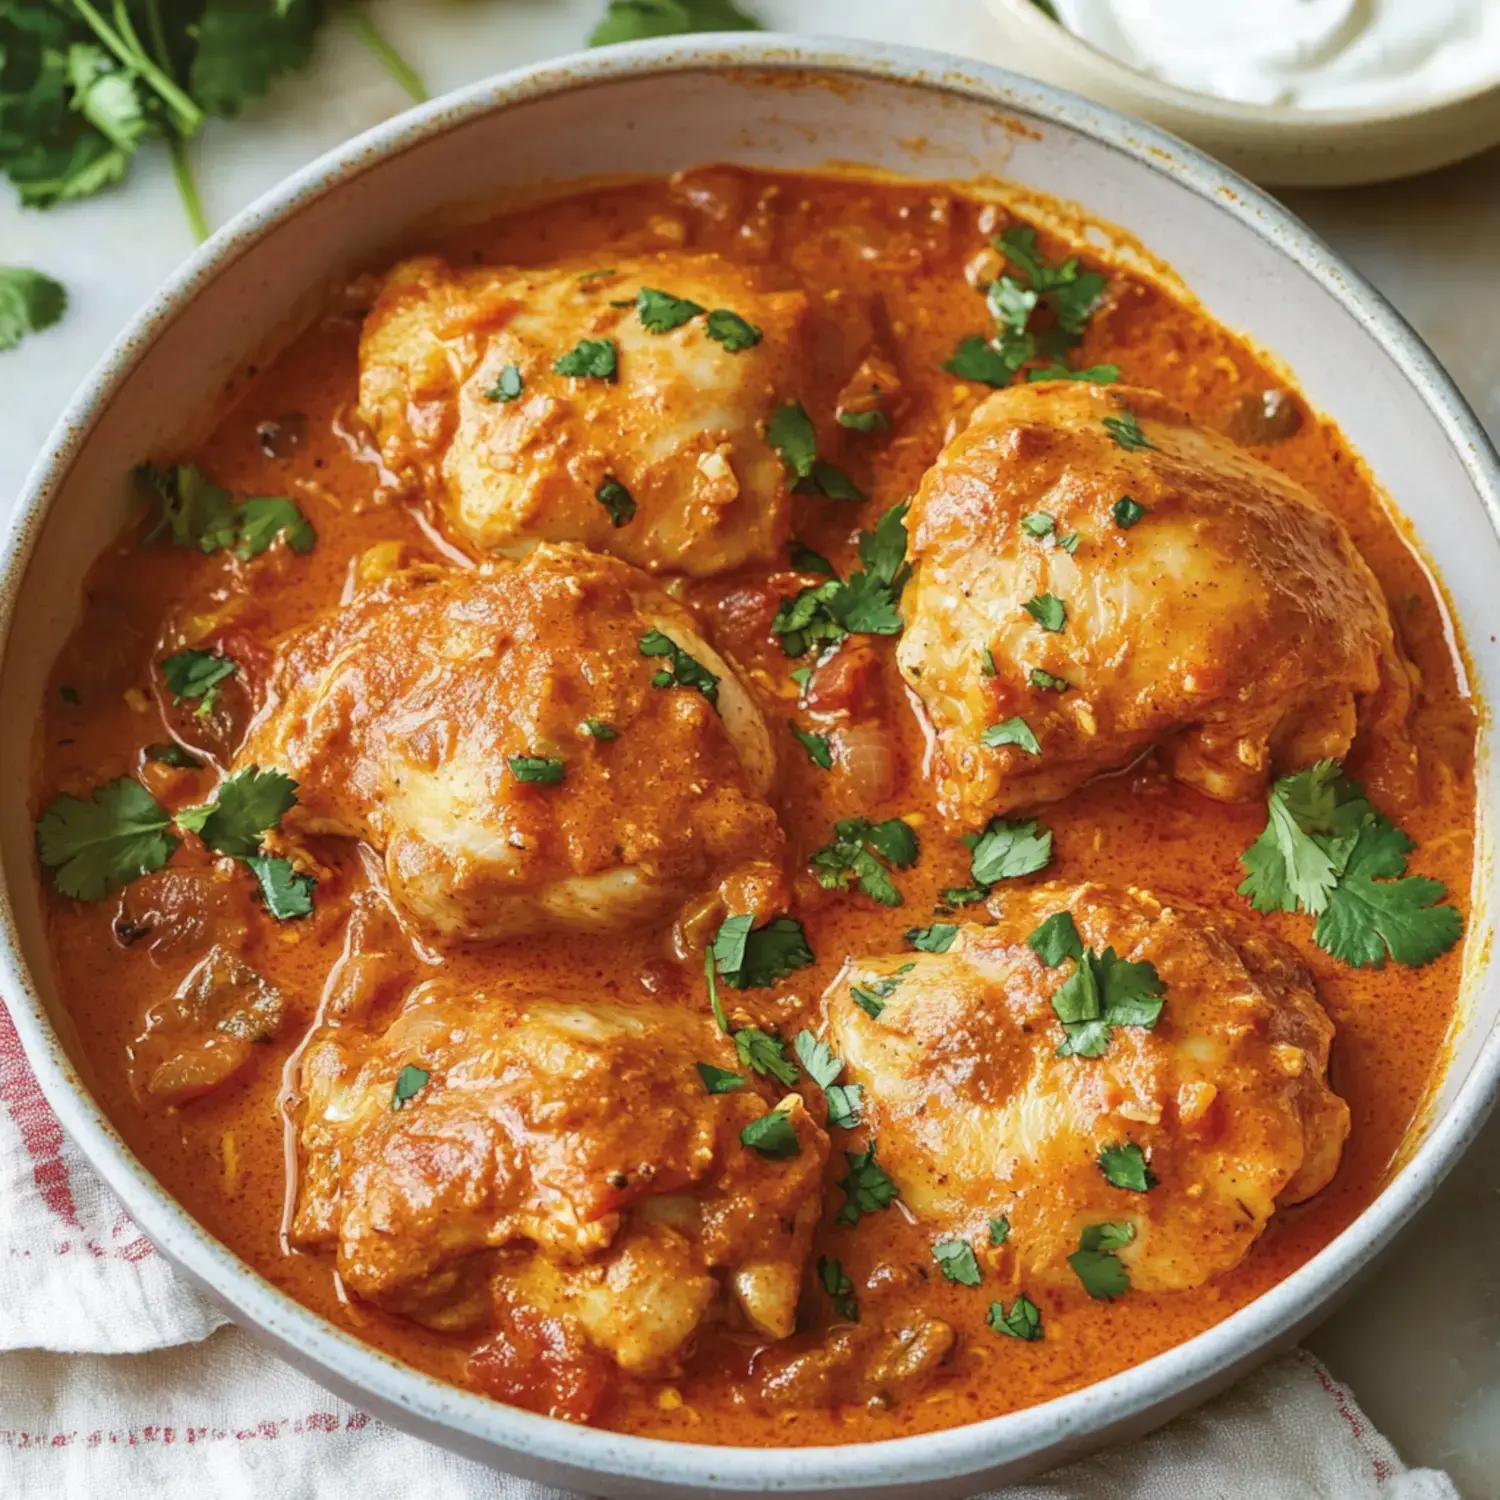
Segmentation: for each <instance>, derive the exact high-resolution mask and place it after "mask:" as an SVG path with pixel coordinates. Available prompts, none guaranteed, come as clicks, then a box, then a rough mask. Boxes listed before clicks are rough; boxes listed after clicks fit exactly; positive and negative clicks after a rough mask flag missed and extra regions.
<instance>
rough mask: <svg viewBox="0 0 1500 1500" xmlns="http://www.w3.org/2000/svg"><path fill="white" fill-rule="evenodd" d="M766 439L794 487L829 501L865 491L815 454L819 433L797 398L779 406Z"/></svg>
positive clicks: (858, 495) (858, 496) (855, 497)
mask: <svg viewBox="0 0 1500 1500" xmlns="http://www.w3.org/2000/svg"><path fill="white" fill-rule="evenodd" d="M766 441H767V442H768V443H770V445H771V446H772V447H773V448H774V449H775V450H776V451H777V452H778V453H779V454H780V455H781V461H782V463H783V464H785V465H786V470H787V473H789V474H790V475H791V476H792V478H793V488H795V489H796V490H797V491H799V492H800V493H802V494H807V495H823V496H824V497H825V498H827V499H829V500H863V499H864V498H865V493H864V491H863V490H862V489H860V488H859V486H858V485H857V484H855V482H854V481H853V480H852V479H850V477H849V476H848V475H847V474H846V473H844V471H843V470H842V469H840V468H839V467H838V466H837V465H836V464H831V463H826V462H825V461H824V460H823V459H821V458H819V457H818V434H817V431H816V430H815V429H814V427H813V424H812V418H811V417H809V416H808V414H807V410H806V408H805V407H804V406H803V405H802V403H801V402H800V401H792V402H789V403H788V404H787V405H785V406H778V407H777V408H776V411H775V412H774V413H773V415H772V417H771V421H770V424H769V425H768V426H767V428H766Z"/></svg>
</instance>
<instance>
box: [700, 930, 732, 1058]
mask: <svg viewBox="0 0 1500 1500" xmlns="http://www.w3.org/2000/svg"><path fill="white" fill-rule="evenodd" d="M703 977H704V978H705V979H706V980H707V981H708V1008H709V1009H710V1010H711V1011H712V1012H713V1016H714V1024H715V1025H716V1026H717V1027H718V1028H719V1030H720V1031H722V1032H723V1033H724V1034H725V1036H728V1035H729V1017H728V1016H726V1015H725V1014H724V1002H723V1001H722V1000H720V999H719V981H718V978H717V975H716V974H715V971H714V950H713V948H712V947H711V946H710V947H708V948H706V949H705V950H704V952H703Z"/></svg>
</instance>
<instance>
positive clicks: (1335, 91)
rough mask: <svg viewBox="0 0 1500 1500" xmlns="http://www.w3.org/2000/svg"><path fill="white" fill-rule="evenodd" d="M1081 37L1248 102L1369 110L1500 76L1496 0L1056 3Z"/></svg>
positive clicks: (1174, 78)
mask: <svg viewBox="0 0 1500 1500" xmlns="http://www.w3.org/2000/svg"><path fill="white" fill-rule="evenodd" d="M1054 8H1055V9H1056V11H1057V14H1058V17H1059V19H1060V20H1061V21H1062V23H1063V24H1064V25H1065V26H1066V27H1067V28H1068V29H1069V30H1070V31H1072V32H1073V33H1074V34H1075V35H1077V36H1080V37H1082V38H1083V40H1084V41H1086V42H1089V43H1091V44H1092V45H1093V46H1095V47H1098V48H1099V49H1100V50H1101V51H1104V52H1108V53H1109V54H1110V55H1111V56H1112V57H1116V58H1118V59H1119V60H1120V61H1121V62H1124V63H1128V64H1129V65H1130V66H1131V67H1133V68H1139V69H1140V70H1141V71H1142V72H1144V73H1149V74H1150V75H1151V76H1152V77H1153V78H1159V79H1161V80H1162V81H1163V82H1164V83H1172V84H1176V85H1177V86H1178V87H1180V88H1186V89H1193V90H1195V91H1196V92H1198V93H1202V94H1214V95H1217V96H1218V97H1219V98H1221V99H1231V100H1234V101H1236V102H1237V103H1241V104H1271V105H1292V106H1294V107H1296V108H1299V109H1311V110H1323V109H1362V108H1368V107H1371V106H1391V105H1400V104H1407V103H1412V104H1415V103H1420V102H1422V101H1425V100H1430V99H1437V98H1439V97H1441V96H1443V95H1446V94H1455V93H1461V92H1463V91H1464V90H1467V89H1472V88H1477V87H1479V86H1481V85H1483V84H1485V83H1487V82H1491V81H1493V80H1495V79H1496V78H1500V4H1497V3H1496V0H1256V3H1253V4H1244V3H1241V4H1230V3H1226V0H1208V3H1205V0H1056V3H1055V7H1054Z"/></svg>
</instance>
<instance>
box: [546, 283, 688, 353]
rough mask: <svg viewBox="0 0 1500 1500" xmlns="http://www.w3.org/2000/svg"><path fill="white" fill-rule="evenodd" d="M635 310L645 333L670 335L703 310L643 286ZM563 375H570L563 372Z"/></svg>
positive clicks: (682, 299)
mask: <svg viewBox="0 0 1500 1500" xmlns="http://www.w3.org/2000/svg"><path fill="white" fill-rule="evenodd" d="M635 310H636V312H637V313H638V314H639V315H640V319H641V323H642V324H643V325H644V326H645V329H646V331H647V333H670V332H671V331H672V329H674V328H681V327H682V325H683V324H684V323H687V322H690V321H691V320H692V319H693V318H696V317H697V316H698V314H699V313H701V312H702V311H703V309H702V308H701V307H700V306H699V305H698V304H697V303H696V302H689V301H688V299H687V298H686V297H674V296H673V295H672V294H671V293H670V292H659V291H657V289H656V288H655V287H651V286H643V287H642V288H641V289H640V291H638V292H637V293H636V295H635ZM564 373H571V372H567V371H565V372H564Z"/></svg>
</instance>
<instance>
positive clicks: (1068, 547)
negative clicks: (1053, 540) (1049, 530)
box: [1057, 531, 1079, 557]
mask: <svg viewBox="0 0 1500 1500" xmlns="http://www.w3.org/2000/svg"><path fill="white" fill-rule="evenodd" d="M1078 542H1079V536H1078V533H1077V532H1076V531H1070V532H1069V533H1068V534H1067V536H1060V537H1058V539H1057V545H1058V546H1059V547H1061V548H1062V549H1063V551H1064V552H1066V553H1067V554H1068V556H1069V557H1072V555H1073V554H1074V553H1075V552H1077V550H1078Z"/></svg>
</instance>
